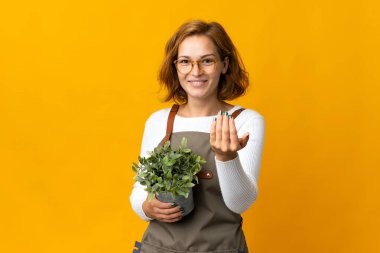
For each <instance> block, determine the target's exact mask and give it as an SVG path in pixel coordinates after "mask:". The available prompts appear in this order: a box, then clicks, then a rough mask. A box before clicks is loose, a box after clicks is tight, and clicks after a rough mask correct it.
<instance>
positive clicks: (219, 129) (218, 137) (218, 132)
mask: <svg viewBox="0 0 380 253" xmlns="http://www.w3.org/2000/svg"><path fill="white" fill-rule="evenodd" d="M221 113H222V112H221ZM222 124H223V117H222V115H221V114H219V115H218V116H217V117H216V127H215V132H216V138H215V139H216V144H218V145H219V144H220V143H221V141H222Z"/></svg>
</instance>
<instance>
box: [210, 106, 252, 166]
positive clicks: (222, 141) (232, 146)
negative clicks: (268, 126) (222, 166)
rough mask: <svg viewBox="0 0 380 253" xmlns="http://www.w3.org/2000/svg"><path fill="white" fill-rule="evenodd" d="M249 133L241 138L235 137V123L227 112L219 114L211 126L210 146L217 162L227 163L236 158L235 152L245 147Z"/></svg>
mask: <svg viewBox="0 0 380 253" xmlns="http://www.w3.org/2000/svg"><path fill="white" fill-rule="evenodd" d="M248 139H249V133H248V132H247V133H244V135H243V136H242V138H239V137H238V135H237V130H236V127H235V121H234V119H233V118H232V115H228V112H224V113H223V112H221V113H220V114H219V115H218V116H217V117H216V118H214V121H213V122H212V124H211V131H210V144H211V148H212V150H213V151H214V152H215V158H216V159H217V160H219V161H223V162H226V161H229V160H232V159H234V158H236V157H237V155H238V154H237V151H239V150H240V149H242V148H244V147H245V146H246V145H247V142H248Z"/></svg>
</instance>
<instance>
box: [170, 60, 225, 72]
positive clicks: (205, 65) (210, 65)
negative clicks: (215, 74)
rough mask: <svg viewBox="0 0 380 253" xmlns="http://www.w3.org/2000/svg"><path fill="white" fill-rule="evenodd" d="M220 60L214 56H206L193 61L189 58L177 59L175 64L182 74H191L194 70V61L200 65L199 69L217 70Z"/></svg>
mask: <svg viewBox="0 0 380 253" xmlns="http://www.w3.org/2000/svg"><path fill="white" fill-rule="evenodd" d="M217 61H218V60H216V59H214V58H204V59H201V60H198V61H191V60H189V59H177V60H175V61H174V65H175V66H176V68H177V70H178V71H179V72H180V73H181V74H189V73H190V72H191V70H193V67H194V63H196V64H197V65H198V68H199V70H203V71H207V72H212V71H214V70H215V65H216V62H217Z"/></svg>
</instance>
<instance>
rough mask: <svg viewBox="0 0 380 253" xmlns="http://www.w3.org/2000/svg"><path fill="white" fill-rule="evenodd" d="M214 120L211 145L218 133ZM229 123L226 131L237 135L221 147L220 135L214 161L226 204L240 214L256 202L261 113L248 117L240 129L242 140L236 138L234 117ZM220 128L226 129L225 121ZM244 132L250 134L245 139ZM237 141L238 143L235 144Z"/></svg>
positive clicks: (262, 125) (259, 163)
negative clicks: (213, 134) (213, 133)
mask: <svg viewBox="0 0 380 253" xmlns="http://www.w3.org/2000/svg"><path fill="white" fill-rule="evenodd" d="M224 119H225V116H223V123H225V121H224ZM217 123H218V122H215V126H214V128H215V130H214V132H215V138H214V139H215V141H214V146H215V143H216V139H217V137H216V136H217V132H218V130H217V128H218V127H217V125H218V124H217ZM219 123H221V122H219ZM228 123H229V124H228V125H229V126H230V127H229V128H228V132H229V134H230V135H236V136H235V137H232V136H231V137H229V138H224V141H225V143H226V139H228V141H227V144H229V145H227V146H229V148H226V147H223V145H222V144H221V143H222V140H223V137H220V140H219V142H220V145H219V149H215V153H216V156H215V162H216V168H217V171H218V177H219V184H220V188H221V191H222V195H223V199H224V201H225V204H226V206H227V207H228V208H229V209H230V210H231V211H233V212H235V213H242V212H244V211H246V210H247V209H248V208H249V207H250V206H251V205H252V204H253V203H254V202H255V200H256V198H257V194H258V187H257V179H258V176H259V171H260V165H261V155H262V147H263V139H264V119H263V117H261V116H255V117H253V118H250V119H247V121H246V122H245V123H244V124H243V126H242V127H241V129H240V130H239V135H241V134H243V133H244V135H243V138H241V139H239V138H238V137H237V131H236V129H235V130H234V127H235V125H234V120H233V119H229V122H228ZM219 128H220V131H221V132H222V131H223V130H224V131H226V129H225V128H226V124H224V125H223V124H221V125H220V127H219ZM223 128H224V129H223ZM222 129H223V130H222ZM234 131H235V132H234ZM212 132H213V131H211V133H212ZM246 133H249V135H248V138H247V137H246V136H247V135H246ZM211 139H213V138H211ZM237 142H238V143H239V144H240V146H239V145H235V144H236V143H237ZM234 143H235V144H234ZM217 146H218V145H217ZM222 149H223V151H222Z"/></svg>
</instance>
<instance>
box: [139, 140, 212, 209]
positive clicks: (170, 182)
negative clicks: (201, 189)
mask: <svg viewBox="0 0 380 253" xmlns="http://www.w3.org/2000/svg"><path fill="white" fill-rule="evenodd" d="M138 160H139V162H140V164H136V163H133V166H132V169H133V171H134V172H136V173H137V174H136V175H135V177H134V180H135V181H138V182H139V183H140V184H141V185H144V186H146V187H145V190H146V191H147V192H148V193H149V195H148V201H151V200H152V198H153V196H156V198H157V199H158V200H160V201H162V202H167V203H170V202H174V203H176V204H178V205H180V206H181V207H182V208H183V209H184V211H183V212H184V213H183V215H184V216H185V215H187V214H189V213H190V212H191V211H192V210H193V208H194V201H193V193H192V187H194V186H195V184H198V183H199V182H198V177H197V175H196V174H197V173H198V172H199V171H200V170H201V164H202V163H205V162H206V160H205V159H204V158H203V157H201V156H199V155H197V154H194V153H193V152H192V150H191V149H190V148H188V147H187V139H186V138H185V137H184V138H182V140H181V143H180V145H179V147H178V148H177V149H172V147H171V145H170V141H167V142H165V144H164V146H163V147H162V146H158V147H156V148H155V149H154V150H153V151H149V152H148V156H147V157H141V156H139V158H138Z"/></svg>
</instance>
